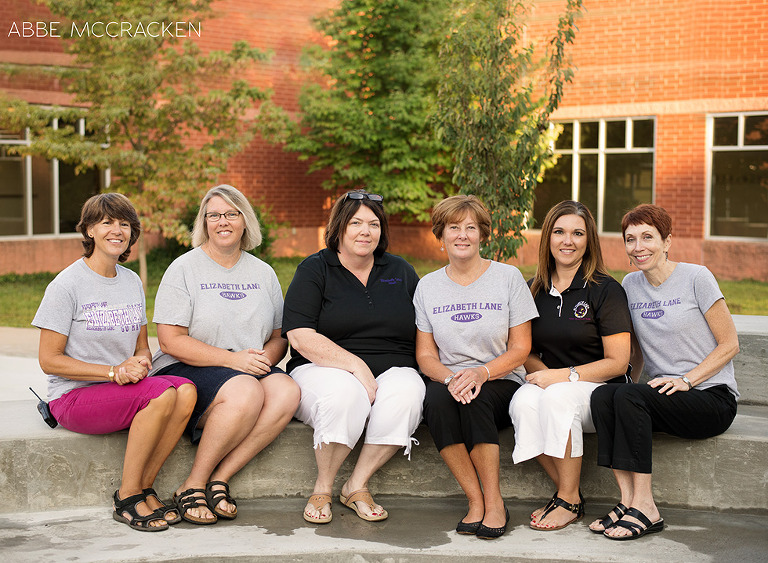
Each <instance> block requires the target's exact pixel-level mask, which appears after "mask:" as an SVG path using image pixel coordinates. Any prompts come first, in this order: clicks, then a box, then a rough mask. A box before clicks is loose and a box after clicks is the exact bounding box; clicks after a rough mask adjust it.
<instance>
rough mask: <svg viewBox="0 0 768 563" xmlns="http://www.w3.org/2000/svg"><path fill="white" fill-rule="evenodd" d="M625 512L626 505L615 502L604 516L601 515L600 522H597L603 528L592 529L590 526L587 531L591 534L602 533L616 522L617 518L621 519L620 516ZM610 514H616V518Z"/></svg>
mask: <svg viewBox="0 0 768 563" xmlns="http://www.w3.org/2000/svg"><path fill="white" fill-rule="evenodd" d="M626 513H627V507H626V506H624V504H623V503H621V502H620V503H619V504H617V505H616V506H614V507H613V508H612V509H611V510H610V511H609V512H608V514H606V515H605V516H603V517H602V518H601V519H600V522H598V524H600V525H601V526H602V527H603V529H602V530H593V529H592V528H590V529H589V531H590V532H592V533H593V534H602V533H603V532H605V531H606V530H607V529H608V528H613V527H614V526H615V525H616V522H618V521H619V520H621V517H622V516H624V514H626ZM611 515H614V516H616V520H614V519H613V518H611Z"/></svg>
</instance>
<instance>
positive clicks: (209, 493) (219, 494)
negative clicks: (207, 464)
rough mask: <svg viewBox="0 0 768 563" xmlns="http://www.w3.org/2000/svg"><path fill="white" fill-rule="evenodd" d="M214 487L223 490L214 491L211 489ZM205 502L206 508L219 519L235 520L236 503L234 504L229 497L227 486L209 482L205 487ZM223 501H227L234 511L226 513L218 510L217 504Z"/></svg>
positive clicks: (221, 483) (217, 482)
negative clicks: (206, 503) (222, 488)
mask: <svg viewBox="0 0 768 563" xmlns="http://www.w3.org/2000/svg"><path fill="white" fill-rule="evenodd" d="M215 486H223V487H224V490H223V491H214V490H213V487H215ZM205 500H207V501H208V506H209V507H210V509H211V510H213V512H214V514H216V516H218V517H219V518H224V519H225V520H234V519H235V518H237V503H236V502H235V499H233V498H232V497H231V496H229V485H228V484H227V483H225V482H224V481H211V482H210V483H208V484H207V485H206V486H205ZM223 500H224V501H227V502H228V503H229V504H232V505H234V506H235V511H234V512H226V511H224V510H220V509H219V503H220V502H221V501H223Z"/></svg>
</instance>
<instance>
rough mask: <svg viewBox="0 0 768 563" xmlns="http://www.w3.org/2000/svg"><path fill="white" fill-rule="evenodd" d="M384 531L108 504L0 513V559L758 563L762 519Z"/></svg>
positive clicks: (279, 510)
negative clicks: (653, 528) (217, 518)
mask: <svg viewBox="0 0 768 563" xmlns="http://www.w3.org/2000/svg"><path fill="white" fill-rule="evenodd" d="M376 500H377V501H379V502H381V504H382V505H383V506H385V507H386V508H387V510H388V511H389V514H390V516H389V518H388V519H387V520H385V521H384V522H378V523H367V522H363V521H362V520H360V519H359V518H357V516H355V515H354V513H353V512H352V511H351V510H349V509H347V508H344V507H343V506H341V505H340V504H339V503H338V500H337V499H336V500H335V502H334V505H333V511H334V512H333V514H334V516H333V521H332V522H331V523H330V524H327V525H324V526H317V525H312V524H307V523H306V522H304V520H303V519H302V517H301V511H302V509H303V507H304V502H305V501H304V499H293V498H292V499H258V500H239V502H238V512H239V516H238V517H237V519H236V520H234V521H232V522H220V523H218V524H216V525H215V526H205V527H201V526H193V525H191V524H187V523H181V524H179V525H177V526H173V527H172V528H171V529H170V530H169V531H166V532H161V533H155V534H147V533H141V532H136V531H134V530H131V529H130V528H128V526H125V525H123V524H119V523H117V522H115V521H114V520H112V517H111V515H110V514H111V511H110V508H109V500H108V499H107V498H104V499H101V502H100V503H99V504H98V505H96V506H92V507H87V508H79V509H69V510H61V511H52V512H36V513H18V512H17V513H14V514H4V515H2V516H0V553H2V555H3V558H4V560H5V561H8V562H9V563H10V562H12V563H39V562H40V561H54V562H57V561H88V562H92V563H101V562H109V563H114V562H121V561H126V562H127V561H143V562H150V563H159V562H165V561H203V560H204V561H216V562H247V561H269V562H307V563H310V562H311V563H316V562H318V561H324V562H329V563H341V562H348V561H349V562H354V563H367V562H371V563H374V562H376V563H383V562H395V561H396V562H399V563H411V562H413V563H427V562H430V563H431V562H434V561H446V562H451V563H453V562H455V563H459V562H464V561H468V560H471V561H473V562H477V563H484V562H501V561H505V562H522V561H539V562H558V561H569V562H570V561H592V562H609V561H610V562H616V561H632V562H656V561H670V562H674V563H706V562H720V561H738V562H739V563H757V562H764V561H765V559H766V553H768V534H766V533H765V530H766V527H768V515H749V514H739V515H728V516H725V515H723V514H718V513H713V512H701V511H691V510H680V509H673V508H664V509H662V510H661V515H662V517H663V518H664V521H665V523H666V524H667V527H666V529H665V530H664V531H663V532H662V533H660V534H654V535H652V536H648V537H647V538H642V539H640V540H638V541H630V542H616V541H610V540H608V539H606V538H604V537H602V536H600V535H597V534H592V533H589V531H588V530H587V525H588V524H589V522H591V521H592V520H594V519H595V518H599V517H601V516H602V515H603V514H605V513H606V512H607V511H608V509H609V508H611V507H612V506H613V505H612V504H611V505H608V504H604V505H601V504H594V503H591V502H590V501H589V499H588V504H587V511H586V512H587V513H586V517H585V518H584V519H583V520H582V521H580V522H577V523H576V524H573V525H571V526H568V527H567V528H565V529H563V530H560V531H558V532H553V533H542V532H537V531H534V530H531V529H529V528H528V515H529V514H530V513H531V510H533V509H534V508H536V507H537V506H538V505H540V504H541V503H542V500H543V499H539V502H536V503H534V502H530V501H528V502H526V501H515V500H511V499H510V500H507V507H508V508H509V511H510V521H509V525H508V527H507V533H506V535H504V536H502V537H501V538H499V539H498V540H494V541H483V540H479V539H477V538H475V537H474V536H460V535H458V534H456V533H455V532H454V531H453V529H454V527H455V526H456V522H458V521H459V519H461V518H462V517H463V516H464V514H465V511H466V504H465V502H464V501H463V500H462V499H421V498H420V499H414V498H405V497H394V496H387V495H378V496H377V497H376Z"/></svg>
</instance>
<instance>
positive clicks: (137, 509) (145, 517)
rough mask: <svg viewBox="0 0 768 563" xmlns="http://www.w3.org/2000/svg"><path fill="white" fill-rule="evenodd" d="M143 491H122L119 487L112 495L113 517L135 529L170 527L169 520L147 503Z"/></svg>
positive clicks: (149, 529)
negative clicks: (131, 492) (132, 492)
mask: <svg viewBox="0 0 768 563" xmlns="http://www.w3.org/2000/svg"><path fill="white" fill-rule="evenodd" d="M146 500H147V497H146V496H145V495H144V493H143V492H141V493H137V494H133V495H131V494H128V493H125V492H123V493H121V492H120V490H119V489H118V490H117V491H115V494H114V495H112V508H113V513H112V517H113V518H114V519H115V520H116V521H118V522H122V523H123V524H128V526H130V527H131V528H133V529H134V530H139V531H141V532H160V531H162V530H167V529H168V522H166V521H165V519H164V518H163V517H162V516H160V515H159V514H158V513H156V512H155V511H154V510H152V509H151V508H150V507H149V506H148V505H147V502H146Z"/></svg>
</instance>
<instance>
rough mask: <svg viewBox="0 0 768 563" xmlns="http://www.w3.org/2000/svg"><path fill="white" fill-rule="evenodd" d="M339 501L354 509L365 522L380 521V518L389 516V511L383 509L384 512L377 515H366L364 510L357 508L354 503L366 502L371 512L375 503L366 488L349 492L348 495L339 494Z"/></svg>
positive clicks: (383, 518)
mask: <svg viewBox="0 0 768 563" xmlns="http://www.w3.org/2000/svg"><path fill="white" fill-rule="evenodd" d="M339 501H340V502H341V504H343V505H344V506H346V507H347V508H351V509H352V510H354V511H355V514H357V515H358V516H359V517H360V518H362V519H363V520H365V521H366V522H381V521H382V520H386V519H387V518H388V517H389V513H388V512H387V511H386V510H384V512H383V513H381V514H379V515H378V516H368V515H367V514H365V513H364V512H361V511H360V509H359V508H357V505H356V504H355V503H356V502H362V503H365V504H367V505H368V508H370V509H371V512H373V509H374V508H375V507H376V503H375V502H373V497H372V496H371V493H370V491H369V490H368V489H358V490H356V491H354V492H352V493H350V495H349V496H348V497H345V496H344V495H342V494H339Z"/></svg>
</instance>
